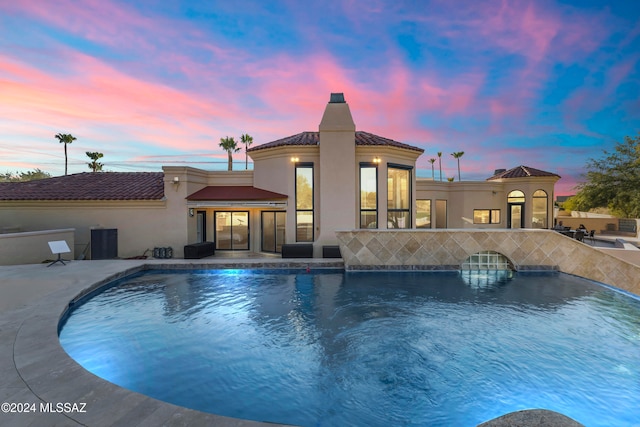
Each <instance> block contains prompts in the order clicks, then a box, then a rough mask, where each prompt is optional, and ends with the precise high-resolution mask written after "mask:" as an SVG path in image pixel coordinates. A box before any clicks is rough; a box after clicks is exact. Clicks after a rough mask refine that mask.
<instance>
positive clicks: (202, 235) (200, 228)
mask: <svg viewBox="0 0 640 427" xmlns="http://www.w3.org/2000/svg"><path fill="white" fill-rule="evenodd" d="M196 224H197V225H196V243H202V242H206V241H207V212H205V211H198V212H197V213H196Z"/></svg>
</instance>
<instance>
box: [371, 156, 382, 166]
mask: <svg viewBox="0 0 640 427" xmlns="http://www.w3.org/2000/svg"><path fill="white" fill-rule="evenodd" d="M381 161H382V160H380V157H378V156H375V157H374V158H373V163H375V164H378V163H380V162H381Z"/></svg>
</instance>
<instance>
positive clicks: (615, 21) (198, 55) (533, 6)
mask: <svg viewBox="0 0 640 427" xmlns="http://www.w3.org/2000/svg"><path fill="white" fill-rule="evenodd" d="M331 92H343V93H344V94H345V97H346V100H347V102H348V103H349V105H350V107H351V111H352V114H353V117H354V120H355V122H356V127H357V129H358V130H364V131H368V132H372V133H375V134H378V135H381V136H384V137H388V138H392V139H395V140H398V141H402V142H405V143H408V144H412V145H416V146H420V147H422V148H424V149H425V154H424V155H423V156H422V157H421V158H420V159H419V161H418V168H419V169H420V170H421V172H420V174H421V175H422V176H427V177H430V176H431V166H430V164H429V162H428V159H429V158H431V157H436V153H437V152H439V151H440V152H442V153H443V169H444V175H445V176H457V172H456V168H457V163H456V161H455V159H454V158H453V157H451V156H450V155H449V154H450V153H453V152H456V151H464V152H465V154H464V156H463V157H462V158H461V160H460V164H461V169H462V178H463V180H468V179H485V178H487V177H489V176H490V175H492V173H493V171H494V169H497V168H510V167H514V166H517V165H521V164H522V165H527V166H531V167H535V168H538V169H543V170H548V171H551V172H555V173H557V174H559V175H561V176H562V179H561V180H560V181H559V182H558V184H557V186H556V193H557V194H560V195H562V194H570V193H572V192H573V190H572V188H573V187H574V186H575V184H576V183H577V182H579V181H580V179H581V174H582V173H583V172H584V166H585V164H586V162H587V161H588V159H589V158H593V157H599V156H601V155H602V152H603V150H606V149H611V148H612V147H613V146H614V144H615V143H616V142H617V141H622V139H623V138H624V136H625V135H629V136H636V135H637V134H638V132H639V131H640V2H636V1H628V0H620V1H614V2H604V1H582V0H581V1H562V2H560V1H545V0H536V1H508V0H504V1H482V2H478V1H413V2H409V1H407V2H402V1H376V0H367V1H358V0H351V1H328V2H325V1H322V2H302V1H295V0H294V1H280V2H278V1H275V2H264V1H235V2H229V1H224V2H216V1H208V2H178V1H171V0H168V1H161V2H158V1H110V0H96V1H66V0H61V1H56V0H50V1H38V0H29V1H24V2H9V1H0V172H6V171H23V170H29V169H33V168H41V169H43V170H45V171H48V172H50V173H51V174H53V175H60V174H62V173H63V171H64V153H63V147H62V145H60V144H59V143H58V142H57V140H56V139H55V138H54V135H55V134H57V133H60V132H62V133H71V134H73V135H74V136H75V137H76V138H78V139H77V140H76V141H75V142H74V143H73V144H71V145H70V146H69V147H68V149H69V172H70V173H77V172H85V171H88V170H89V169H88V167H87V165H86V162H87V161H88V158H87V157H86V155H85V152H86V151H100V152H102V153H104V158H103V161H104V163H105V170H111V171H131V170H141V171H146V170H160V167H161V165H163V164H167V165H168V164H192V165H193V166H195V167H201V168H204V169H223V168H225V167H226V153H224V152H222V151H221V149H220V148H219V147H218V143H219V141H220V138H221V137H224V136H235V137H236V139H238V137H239V136H240V135H241V134H242V133H249V134H251V135H252V136H253V137H254V141H255V142H254V145H258V144H261V143H266V142H269V141H272V140H275V139H279V138H282V137H285V136H289V135H292V134H295V133H298V132H302V131H309V130H317V128H318V124H319V122H320V119H321V117H322V112H323V111H324V107H325V105H326V103H327V101H328V100H329V94H330V93H331ZM234 158H235V160H236V161H237V164H236V165H235V168H236V169H241V168H244V153H242V152H241V153H238V154H237V155H235V157H234ZM456 179H457V178H456Z"/></svg>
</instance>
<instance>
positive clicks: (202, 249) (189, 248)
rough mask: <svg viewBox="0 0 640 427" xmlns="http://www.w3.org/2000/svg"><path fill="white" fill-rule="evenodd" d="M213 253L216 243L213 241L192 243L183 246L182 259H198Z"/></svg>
mask: <svg viewBox="0 0 640 427" xmlns="http://www.w3.org/2000/svg"><path fill="white" fill-rule="evenodd" d="M215 253H216V244H215V243H213V242H200V243H192V244H190V245H186V246H185V247H184V259H200V258H204V257H208V256H212V255H215Z"/></svg>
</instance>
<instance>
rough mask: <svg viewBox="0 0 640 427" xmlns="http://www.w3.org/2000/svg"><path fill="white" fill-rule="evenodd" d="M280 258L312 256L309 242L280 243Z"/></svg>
mask: <svg viewBox="0 0 640 427" xmlns="http://www.w3.org/2000/svg"><path fill="white" fill-rule="evenodd" d="M282 258H313V245H312V244H311V243H286V244H284V245H282Z"/></svg>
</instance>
